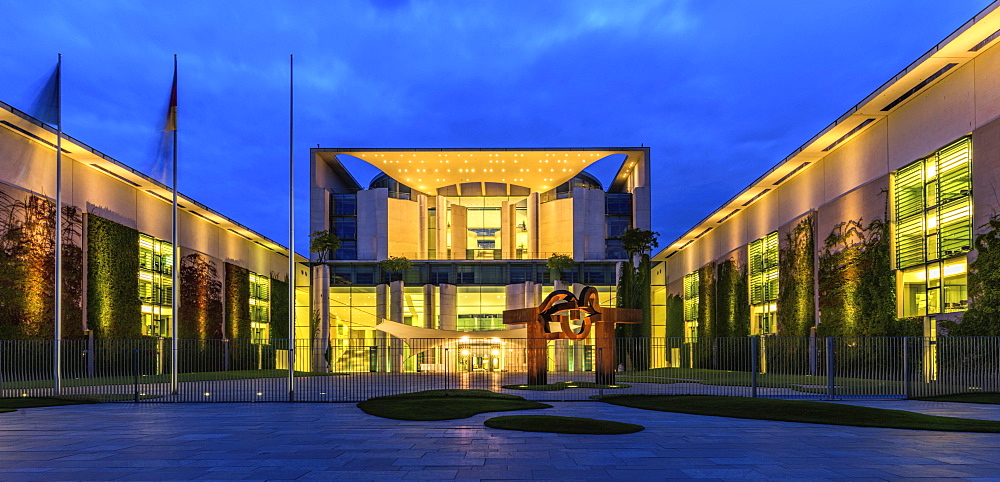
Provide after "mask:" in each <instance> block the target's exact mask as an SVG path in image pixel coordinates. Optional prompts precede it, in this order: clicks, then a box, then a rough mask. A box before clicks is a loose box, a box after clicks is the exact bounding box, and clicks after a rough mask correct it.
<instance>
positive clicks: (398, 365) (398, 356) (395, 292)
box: [389, 280, 405, 373]
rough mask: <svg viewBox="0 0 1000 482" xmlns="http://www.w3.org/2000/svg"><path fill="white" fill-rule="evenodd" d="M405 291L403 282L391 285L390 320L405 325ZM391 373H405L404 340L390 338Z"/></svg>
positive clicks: (395, 282)
mask: <svg viewBox="0 0 1000 482" xmlns="http://www.w3.org/2000/svg"><path fill="white" fill-rule="evenodd" d="M404 293H405V290H404V286H403V280H396V281H393V282H392V283H389V319H391V320H392V321H395V322H397V323H403V301H404V300H403V296H404ZM389 371H390V372H392V373H399V372H402V371H403V340H401V339H399V338H396V337H394V336H389Z"/></svg>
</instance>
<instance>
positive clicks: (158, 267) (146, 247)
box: [138, 234, 174, 336]
mask: <svg viewBox="0 0 1000 482" xmlns="http://www.w3.org/2000/svg"><path fill="white" fill-rule="evenodd" d="M173 269H174V259H173V245H172V244H170V243H169V242H167V241H163V240H160V239H156V238H154V237H152V236H148V235H145V234H139V273H138V276H139V300H140V301H141V302H142V306H141V313H142V334H143V335H145V336H170V318H171V305H172V303H173V279H172V276H173Z"/></svg>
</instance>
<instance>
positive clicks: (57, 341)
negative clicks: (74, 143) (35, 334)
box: [52, 54, 63, 395]
mask: <svg viewBox="0 0 1000 482" xmlns="http://www.w3.org/2000/svg"><path fill="white" fill-rule="evenodd" d="M62 231H63V230H62V54H59V59H58V60H57V62H56V266H55V270H56V273H55V274H56V279H55V283H56V287H55V288H56V290H55V298H56V299H55V305H56V310H55V311H56V312H55V317H56V319H55V323H54V325H53V328H54V329H53V331H54V335H55V338H54V341H53V344H54V345H55V347H54V350H53V355H54V358H53V360H52V364H53V367H52V373H53V388H54V389H55V393H56V395H59V393H60V392H61V391H62Z"/></svg>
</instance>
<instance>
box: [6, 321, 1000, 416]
mask: <svg viewBox="0 0 1000 482" xmlns="http://www.w3.org/2000/svg"><path fill="white" fill-rule="evenodd" d="M525 342H526V340H524V339H523V338H522V339H499V338H476V337H475V333H470V334H469V336H468V337H462V338H457V339H406V340H403V339H398V338H393V337H389V336H386V337H379V338H375V339H364V340H360V339H352V340H330V341H325V340H296V341H295V342H294V350H292V351H291V353H290V352H289V341H288V340H285V339H275V340H267V342H265V343H259V342H257V341H252V340H179V341H178V350H177V366H178V372H177V374H176V381H174V378H175V377H173V376H172V374H171V367H172V365H173V363H172V359H171V357H172V356H173V351H172V347H171V340H170V339H142V340H93V341H88V340H68V341H64V342H62V343H61V344H60V349H61V360H62V362H61V367H60V375H61V386H59V387H57V386H56V382H55V369H54V366H53V363H54V360H55V356H54V349H55V343H54V342H52V341H45V340H0V396H2V397H34V396H55V395H58V396H68V397H82V398H87V399H93V400H98V401H131V402H256V401H261V402H265V401H266V402H273V401H312V402H353V401H360V400H365V399H368V398H370V397H374V396H382V395H390V394H396V393H405V392H413V391H420V390H453V389H483V390H492V391H502V392H507V393H515V394H518V395H521V396H523V397H525V398H528V399H533V400H554V401H568V400H591V399H593V398H594V397H595V396H601V395H610V394H664V395H682V394H711V395H724V396H746V397H772V398H814V399H850V398H879V399H885V398H906V397H922V396H931V395H945V394H954V393H967V392H978V391H983V392H986V391H1000V337H939V338H937V339H930V338H923V337H885V338H873V337H844V338H781V337H749V338H700V339H683V338H626V339H619V340H617V341H616V343H615V348H614V350H609V351H613V353H602V351H601V349H600V348H596V347H594V346H593V345H592V344H588V343H586V342H582V341H581V342H573V341H567V340H559V341H550V342H549V343H548V347H547V364H548V366H547V368H548V380H547V381H548V385H545V386H529V385H527V365H526V363H527V359H528V357H527V347H526V343H525ZM608 356H611V357H615V360H616V364H617V367H618V369H617V371H616V372H615V380H614V382H613V383H606V384H603V385H598V384H597V383H595V372H594V370H595V367H597V366H598V360H601V359H603V357H608ZM290 358H294V371H293V370H290V369H289V360H290Z"/></svg>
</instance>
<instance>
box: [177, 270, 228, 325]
mask: <svg viewBox="0 0 1000 482" xmlns="http://www.w3.org/2000/svg"><path fill="white" fill-rule="evenodd" d="M178 275H179V278H180V300H179V301H180V305H179V307H178V309H179V312H180V313H179V316H178V318H177V331H178V333H177V336H178V337H179V338H183V339H186V340H194V339H198V340H205V339H221V338H222V326H223V316H222V281H221V280H220V279H219V270H218V268H217V267H216V265H215V261H212V260H210V259H208V257H207V256H204V255H202V254H199V253H192V254H189V255H187V256H185V257H184V258H182V259H181V271H180V273H178Z"/></svg>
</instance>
